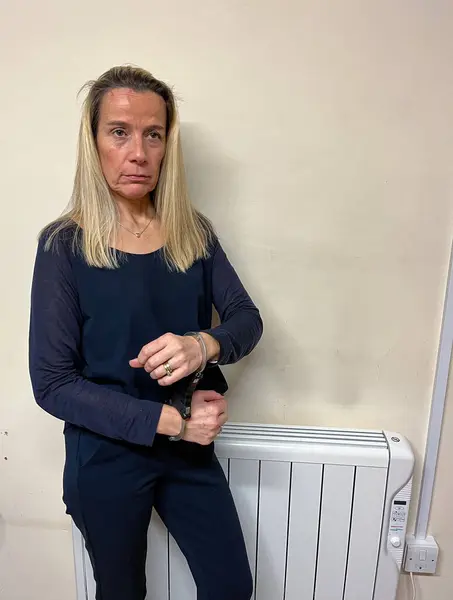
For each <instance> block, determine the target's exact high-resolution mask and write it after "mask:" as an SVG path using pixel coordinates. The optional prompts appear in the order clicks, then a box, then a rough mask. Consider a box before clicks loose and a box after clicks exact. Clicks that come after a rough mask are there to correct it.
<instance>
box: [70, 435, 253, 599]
mask: <svg viewBox="0 0 453 600" xmlns="http://www.w3.org/2000/svg"><path fill="white" fill-rule="evenodd" d="M65 440H66V463H65V469H64V477H63V489H64V494H63V500H64V502H65V504H66V508H67V512H68V514H70V515H71V517H72V518H73V520H74V522H75V524H76V525H77V527H78V528H79V529H80V531H81V532H82V535H83V536H84V539H85V543H86V547H87V550H88V553H89V555H90V557H91V562H92V565H93V571H94V576H95V580H96V600H144V598H145V596H146V579H145V561H146V552H147V532H148V527H149V522H150V518H151V511H152V509H153V508H155V509H156V510H157V512H158V514H159V516H160V517H161V519H162V521H163V522H164V523H165V525H166V527H167V528H168V530H169V531H170V533H171V534H172V536H173V537H174V539H175V540H176V542H177V544H178V545H179V547H180V548H181V550H182V552H183V554H184V555H185V557H186V559H187V562H188V564H189V567H190V569H191V572H192V575H193V577H194V580H195V583H196V586H197V598H198V600H250V598H251V596H252V588H253V582H252V576H251V572H250V567H249V562H248V559H247V554H246V550H245V544H244V539H243V535H242V531H241V527H240V524H239V519H238V516H237V512H236V509H235V506H234V502H233V499H232V496H231V493H230V490H229V487H228V483H227V481H226V478H225V476H224V473H223V470H222V468H221V466H220V464H219V462H218V460H217V458H216V456H215V453H214V451H213V447H212V446H209V447H202V446H198V445H196V444H190V443H187V442H169V441H168V440H167V439H166V438H164V437H163V436H159V435H158V436H156V440H155V443H154V445H153V447H152V448H145V447H142V446H133V445H131V444H126V443H123V442H118V441H115V440H111V439H109V438H104V437H102V436H98V435H96V434H94V433H91V432H88V431H85V430H82V429H79V428H76V427H72V426H70V427H68V428H67V430H66V432H65ZM150 543H151V544H152V539H151V541H150ZM148 583H150V584H151V585H152V582H148ZM175 600H178V599H175Z"/></svg>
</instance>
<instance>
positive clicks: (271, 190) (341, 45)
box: [0, 0, 453, 600]
mask: <svg viewBox="0 0 453 600" xmlns="http://www.w3.org/2000/svg"><path fill="white" fill-rule="evenodd" d="M128 4H129V3H126V2H125V1H122V2H120V1H118V0H97V1H95V2H94V1H93V0H91V1H90V2H88V1H87V0H79V1H78V2H75V1H74V2H68V1H66V2H61V1H59V2H57V1H56V0H41V1H40V2H35V1H34V0H28V1H26V2H24V1H23V0H15V2H9V3H5V5H4V7H2V19H1V20H0V51H1V59H0V60H1V67H2V68H1V72H2V93H1V96H0V97H1V101H0V102H1V106H0V107H1V116H2V131H1V140H2V143H1V145H0V164H1V167H2V169H1V171H2V183H3V193H2V207H3V227H2V235H1V237H0V252H1V256H2V257H3V259H2V261H1V262H0V277H1V278H0V281H2V282H3V284H2V291H1V293H0V303H1V304H0V319H1V321H0V330H1V338H2V344H1V347H0V365H1V381H2V385H1V392H0V394H1V395H0V430H8V432H9V435H8V436H7V437H6V436H0V442H1V444H2V458H1V460H0V597H1V598H2V600H29V599H30V598H33V599H34V600H41V599H42V600H44V599H45V600H61V599H62V598H65V600H72V599H73V598H74V595H73V574H72V555H71V541H70V534H69V532H68V521H67V518H66V517H65V515H64V511H63V506H62V503H61V500H60V496H61V490H60V487H61V484H60V480H61V468H62V458H63V456H62V451H63V448H62V436H61V424H60V423H58V422H56V421H55V420H53V419H52V418H50V417H48V416H47V415H45V414H43V413H42V412H40V411H39V410H38V408H37V407H35V405H34V403H33V400H32V395H31V391H30V386H29V381H28V373H27V356H26V353H27V327H28V309H29V307H28V298H29V286H30V277H31V269H32V264H33V257H34V250H35V236H36V234H37V231H38V228H39V227H40V226H41V225H43V224H44V223H45V222H46V221H48V220H50V219H51V218H52V217H54V216H55V215H56V214H57V213H58V212H59V211H60V210H61V209H62V208H63V206H64V205H65V203H66V200H67V198H68V196H69V193H70V188H71V178H72V174H73V167H74V153H75V142H76V131H77V120H78V115H79V113H78V105H77V103H76V100H75V95H76V92H77V90H78V88H79V86H80V85H81V84H82V83H83V82H84V81H86V80H87V79H89V78H92V77H95V76H97V75H98V74H100V73H101V72H102V71H103V70H105V69H107V68H108V67H110V66H111V65H113V64H119V63H125V62H132V63H135V64H140V65H142V66H144V67H146V68H149V69H151V70H152V71H153V72H154V73H155V74H156V75H157V76H160V77H162V78H165V79H166V80H168V81H170V82H171V83H173V84H174V85H175V86H176V91H177V93H178V95H179V97H180V98H181V100H182V104H181V116H182V121H183V134H184V143H185V147H186V152H187V167H188V174H189V179H190V185H191V189H192V191H193V197H194V200H195V202H196V203H197V204H198V206H200V207H201V208H202V209H203V210H205V211H206V213H208V214H209V216H210V217H212V218H213V219H214V221H215V223H216V224H217V226H218V229H219V231H220V233H221V235H222V239H223V241H224V245H225V247H226V248H227V250H228V251H229V253H230V256H231V258H232V260H233V261H234V263H235V264H236V266H237V268H238V270H239V271H240V273H241V275H242V276H243V279H244V281H245V283H246V284H247V286H248V288H249V289H250V291H251V292H252V295H253V296H254V298H255V299H256V300H257V302H258V303H259V305H260V307H261V309H262V313H263V317H264V320H265V327H266V332H265V337H264V339H263V342H262V344H261V345H260V347H259V349H258V350H257V351H256V353H255V354H254V355H253V356H252V357H251V358H250V360H248V361H246V362H244V363H243V364H241V365H240V366H238V367H237V368H235V369H230V370H228V375H229V377H230V378H231V382H232V393H231V396H230V399H231V413H232V418H234V419H235V420H239V419H247V420H252V421H265V422H280V423H301V424H316V425H335V426H357V427H378V428H390V429H394V430H398V431H400V432H401V433H402V434H404V435H406V436H408V438H409V439H410V440H411V442H412V444H413V446H414V448H415V450H416V453H417V458H418V459H420V458H421V457H422V456H423V450H424V442H425V434H426V427H427V419H428V411H429V402H430V394H431V388H432V380H433V372H434V366H435V356H436V350H437V344H438V335H439V326H440V318H441V309H442V301H443V293H444V287H445V278H446V273H447V262H448V255H449V249H450V243H451V238H452V232H453V204H452V188H453V169H452V164H453V161H452V157H453V139H452V133H451V132H452V131H453V107H452V98H453V71H452V69H451V57H452V56H453V36H452V34H451V32H452V30H453V5H452V4H451V3H450V2H448V1H447V0H445V1H440V0H439V1H436V0H434V1H432V2H429V3H422V2H413V1H412V0H400V1H399V2H394V1H393V0H375V1H372V0H356V1H355V2H354V1H351V0H345V1H341V2H339V1H334V0H328V1H327V0H326V1H324V2H317V1H316V0H293V1H291V0H251V1H249V2H244V1H243V0H228V1H227V0H211V1H207V0H206V1H205V2H202V1H200V0H192V1H191V2H188V1H185V0H174V1H173V2H163V1H161V2H156V1H152V0H146V1H144V0H136V1H135V2H133V3H130V5H128ZM126 5H128V6H127V8H126ZM451 395H452V394H451V393H450V405H449V413H448V419H447V421H446V423H445V431H444V441H443V445H442V457H441V465H440V471H439V477H438V481H437V488H436V498H435V504H434V511H433V516H432V524H431V531H432V532H433V533H435V534H436V535H437V536H438V539H439V542H440V544H441V548H442V550H443V551H444V554H443V561H442V566H441V571H440V576H439V577H431V578H424V579H423V581H420V582H419V585H420V586H421V587H422V593H423V596H422V599H423V600H432V599H434V598H435V599H436V600H449V599H450V598H451V594H452V591H453V574H452V571H451V569H449V568H448V564H451V562H452V561H453V546H452V542H451V540H452V539H453V535H452V534H453V531H452V519H451V516H450V511H449V509H450V506H451V495H452V491H453V490H452V487H451V479H450V478H449V472H450V471H451V457H452V454H453V445H452V441H451V440H452V439H453V411H452V402H453V400H452V399H451ZM3 456H4V457H7V459H8V460H5V459H4V458H3ZM418 475H419V469H418V470H417V477H418ZM404 579H406V578H404ZM49 582H52V584H53V588H52V589H51V588H49ZM405 584H406V581H404V582H403V586H402V588H404V589H402V593H401V599H408V598H409V595H408V593H407V590H406V589H405V588H406V585H405Z"/></svg>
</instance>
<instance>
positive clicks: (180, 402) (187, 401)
mask: <svg viewBox="0 0 453 600" xmlns="http://www.w3.org/2000/svg"><path fill="white" fill-rule="evenodd" d="M184 335H186V336H191V337H194V338H195V339H196V340H197V341H198V343H199V344H200V347H201V353H202V361H201V365H200V367H199V368H198V369H197V371H195V373H194V374H193V375H192V376H191V377H189V379H188V383H187V385H186V387H185V388H183V389H181V386H178V385H175V386H174V389H173V390H172V391H173V393H172V396H171V398H170V400H169V402H168V403H169V405H170V406H173V407H174V408H176V410H177V411H178V412H179V414H180V415H181V417H182V424H181V430H180V432H179V433H178V435H172V436H170V437H169V438H168V439H169V440H170V442H179V441H180V440H182V438H183V436H184V433H185V430H186V422H187V420H188V419H190V416H191V410H192V397H193V394H194V392H195V390H196V389H197V385H198V384H199V382H200V380H201V378H202V377H203V372H204V370H205V368H206V363H207V349H206V344H205V341H204V339H203V336H201V335H200V334H199V333H198V332H195V331H190V332H188V333H186V334H184ZM185 381H187V378H186V380H185Z"/></svg>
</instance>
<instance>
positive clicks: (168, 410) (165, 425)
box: [157, 404, 183, 436]
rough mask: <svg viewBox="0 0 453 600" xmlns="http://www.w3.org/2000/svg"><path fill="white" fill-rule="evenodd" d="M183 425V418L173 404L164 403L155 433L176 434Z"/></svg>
mask: <svg viewBox="0 0 453 600" xmlns="http://www.w3.org/2000/svg"><path fill="white" fill-rule="evenodd" d="M182 427H183V418H182V416H181V415H180V413H179V411H178V410H177V409H176V408H175V407H174V406H168V404H164V405H163V407H162V412H161V415H160V419H159V423H158V425H157V433H161V434H162V435H167V436H178V435H179V434H180V432H181V430H182Z"/></svg>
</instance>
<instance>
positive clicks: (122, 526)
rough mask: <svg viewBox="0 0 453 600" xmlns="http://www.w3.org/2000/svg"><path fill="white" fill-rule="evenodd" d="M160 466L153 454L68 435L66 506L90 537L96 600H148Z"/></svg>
mask: <svg viewBox="0 0 453 600" xmlns="http://www.w3.org/2000/svg"><path fill="white" fill-rule="evenodd" d="M158 465H159V463H158V461H157V460H155V459H154V460H153V458H152V457H151V455H150V452H149V450H148V451H147V450H145V449H141V448H135V447H132V446H128V445H125V444H122V443H118V442H115V441H113V440H109V439H106V438H102V437H100V436H97V435H95V434H92V433H89V432H85V431H80V430H76V429H75V430H72V431H68V432H67V433H66V465H65V473H64V498H63V499H64V501H65V503H66V506H67V512H68V513H69V514H70V515H71V516H72V518H73V520H74V522H75V524H76V525H77V527H78V528H79V529H80V531H81V532H82V535H83V536H84V539H85V542H86V547H87V550H88V553H89V555H90V558H91V562H92V565H93V571H94V576H95V579H96V600H144V598H145V595H146V582H145V562H146V550H147V532H148V527H149V521H150V517H151V510H152V502H153V494H154V484H155V480H156V478H157V476H158V470H159V466H158Z"/></svg>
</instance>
